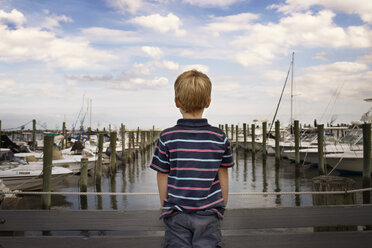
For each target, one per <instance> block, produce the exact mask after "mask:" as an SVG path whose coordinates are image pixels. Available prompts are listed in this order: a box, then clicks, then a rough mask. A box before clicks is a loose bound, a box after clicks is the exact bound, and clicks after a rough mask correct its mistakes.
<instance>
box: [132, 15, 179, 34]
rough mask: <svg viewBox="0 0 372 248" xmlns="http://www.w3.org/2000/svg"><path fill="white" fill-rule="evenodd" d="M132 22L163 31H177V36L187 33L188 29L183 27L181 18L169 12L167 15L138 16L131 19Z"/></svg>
mask: <svg viewBox="0 0 372 248" xmlns="http://www.w3.org/2000/svg"><path fill="white" fill-rule="evenodd" d="M130 22H132V23H135V24H138V25H141V26H143V27H145V28H151V29H154V30H156V31H159V32H161V33H168V32H175V34H176V36H184V35H186V30H184V29H182V28H181V26H182V22H181V20H180V19H179V18H178V16H176V15H174V14H172V13H169V14H168V15H167V16H161V15H159V14H153V15H149V16H138V17H135V18H133V19H131V20H130Z"/></svg>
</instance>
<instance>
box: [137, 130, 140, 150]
mask: <svg viewBox="0 0 372 248" xmlns="http://www.w3.org/2000/svg"><path fill="white" fill-rule="evenodd" d="M139 135H140V128H139V127H137V133H136V146H138V147H139V143H138V142H139V139H138V138H139Z"/></svg>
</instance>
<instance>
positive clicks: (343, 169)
mask: <svg viewBox="0 0 372 248" xmlns="http://www.w3.org/2000/svg"><path fill="white" fill-rule="evenodd" d="M324 159H325V163H326V164H328V165H329V166H331V167H332V168H333V170H337V171H339V172H340V173H341V174H358V175H361V174H363V151H347V152H343V153H341V154H340V153H338V154H336V153H335V154H326V155H325V156H324ZM371 162H372V159H371Z"/></svg>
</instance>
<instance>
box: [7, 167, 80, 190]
mask: <svg viewBox="0 0 372 248" xmlns="http://www.w3.org/2000/svg"><path fill="white" fill-rule="evenodd" d="M42 173H43V165H42V164H26V165H22V164H19V163H17V162H8V163H6V164H4V163H3V164H2V165H1V167H0V179H2V180H3V183H4V184H5V185H6V187H8V188H9V189H10V190H39V189H41V188H42V185H43V178H42ZM72 173H73V172H72V170H70V169H68V168H63V167H54V166H53V167H52V174H51V175H52V178H51V180H52V184H55V183H57V182H58V181H60V180H61V179H63V177H65V176H66V175H69V174H72Z"/></svg>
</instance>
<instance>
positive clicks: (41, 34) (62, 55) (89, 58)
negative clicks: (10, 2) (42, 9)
mask: <svg viewBox="0 0 372 248" xmlns="http://www.w3.org/2000/svg"><path fill="white" fill-rule="evenodd" d="M14 12H16V11H14ZM10 14H11V13H10ZM18 15H19V14H17V16H18ZM0 37H1V43H0V61H6V62H18V61H28V60H34V61H41V62H44V63H49V64H50V65H54V66H61V67H65V68H70V69H76V68H98V67H101V66H102V64H104V63H105V62H108V61H113V60H115V59H116V56H115V55H112V54H110V53H109V52H107V51H103V50H97V49H95V48H93V47H91V46H90V44H89V42H88V40H86V39H83V38H58V37H57V36H56V34H54V33H53V32H51V31H46V30H42V29H40V28H38V27H22V26H19V27H17V29H12V28H11V29H10V28H8V27H7V26H1V25H0Z"/></svg>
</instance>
